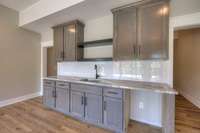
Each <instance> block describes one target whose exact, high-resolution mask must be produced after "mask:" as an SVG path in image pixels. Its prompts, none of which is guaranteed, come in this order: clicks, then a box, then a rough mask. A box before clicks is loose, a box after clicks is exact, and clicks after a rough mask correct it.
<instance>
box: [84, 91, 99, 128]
mask: <svg viewBox="0 0 200 133" xmlns="http://www.w3.org/2000/svg"><path fill="white" fill-rule="evenodd" d="M102 114H103V112H102V96H99V95H94V94H90V93H86V95H85V119H86V120H87V121H90V122H94V123H98V124H101V123H102V117H103V116H102Z"/></svg>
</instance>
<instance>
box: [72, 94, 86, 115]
mask: <svg viewBox="0 0 200 133" xmlns="http://www.w3.org/2000/svg"><path fill="white" fill-rule="evenodd" d="M70 106H71V108H70V109H71V114H72V115H73V116H74V117H77V118H83V117H84V93H83V92H78V91H73V90H72V91H71V104H70Z"/></svg>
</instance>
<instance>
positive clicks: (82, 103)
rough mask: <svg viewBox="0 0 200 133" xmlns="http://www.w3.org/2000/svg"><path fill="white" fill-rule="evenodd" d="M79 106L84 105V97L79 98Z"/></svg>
mask: <svg viewBox="0 0 200 133" xmlns="http://www.w3.org/2000/svg"><path fill="white" fill-rule="evenodd" d="M81 105H84V97H83V96H82V97H81Z"/></svg>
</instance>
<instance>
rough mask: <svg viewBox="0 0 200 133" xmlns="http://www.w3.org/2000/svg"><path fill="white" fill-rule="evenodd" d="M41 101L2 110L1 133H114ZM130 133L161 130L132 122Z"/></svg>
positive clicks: (36, 99)
mask: <svg viewBox="0 0 200 133" xmlns="http://www.w3.org/2000/svg"><path fill="white" fill-rule="evenodd" d="M41 101H42V100H41V98H35V99H32V100H28V101H25V102H21V103H17V104H13V105H10V106H7V107H4V108H1V109H0V133H112V132H110V131H107V130H105V129H101V128H97V127H95V126H91V125H88V124H85V123H83V122H79V121H77V120H74V119H72V118H70V117H67V116H65V115H63V114H61V113H57V112H55V111H52V110H49V109H47V108H45V107H44V106H43V105H42V102H41ZM128 133H161V130H160V129H158V128H155V127H151V126H148V125H145V124H141V123H137V122H130V125H129V129H128Z"/></svg>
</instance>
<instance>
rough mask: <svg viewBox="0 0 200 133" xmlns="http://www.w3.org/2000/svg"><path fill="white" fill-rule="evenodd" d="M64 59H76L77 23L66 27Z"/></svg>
mask: <svg viewBox="0 0 200 133" xmlns="http://www.w3.org/2000/svg"><path fill="white" fill-rule="evenodd" d="M64 60H65V61H75V60H76V25H75V24H71V25H67V26H65V27H64Z"/></svg>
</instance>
